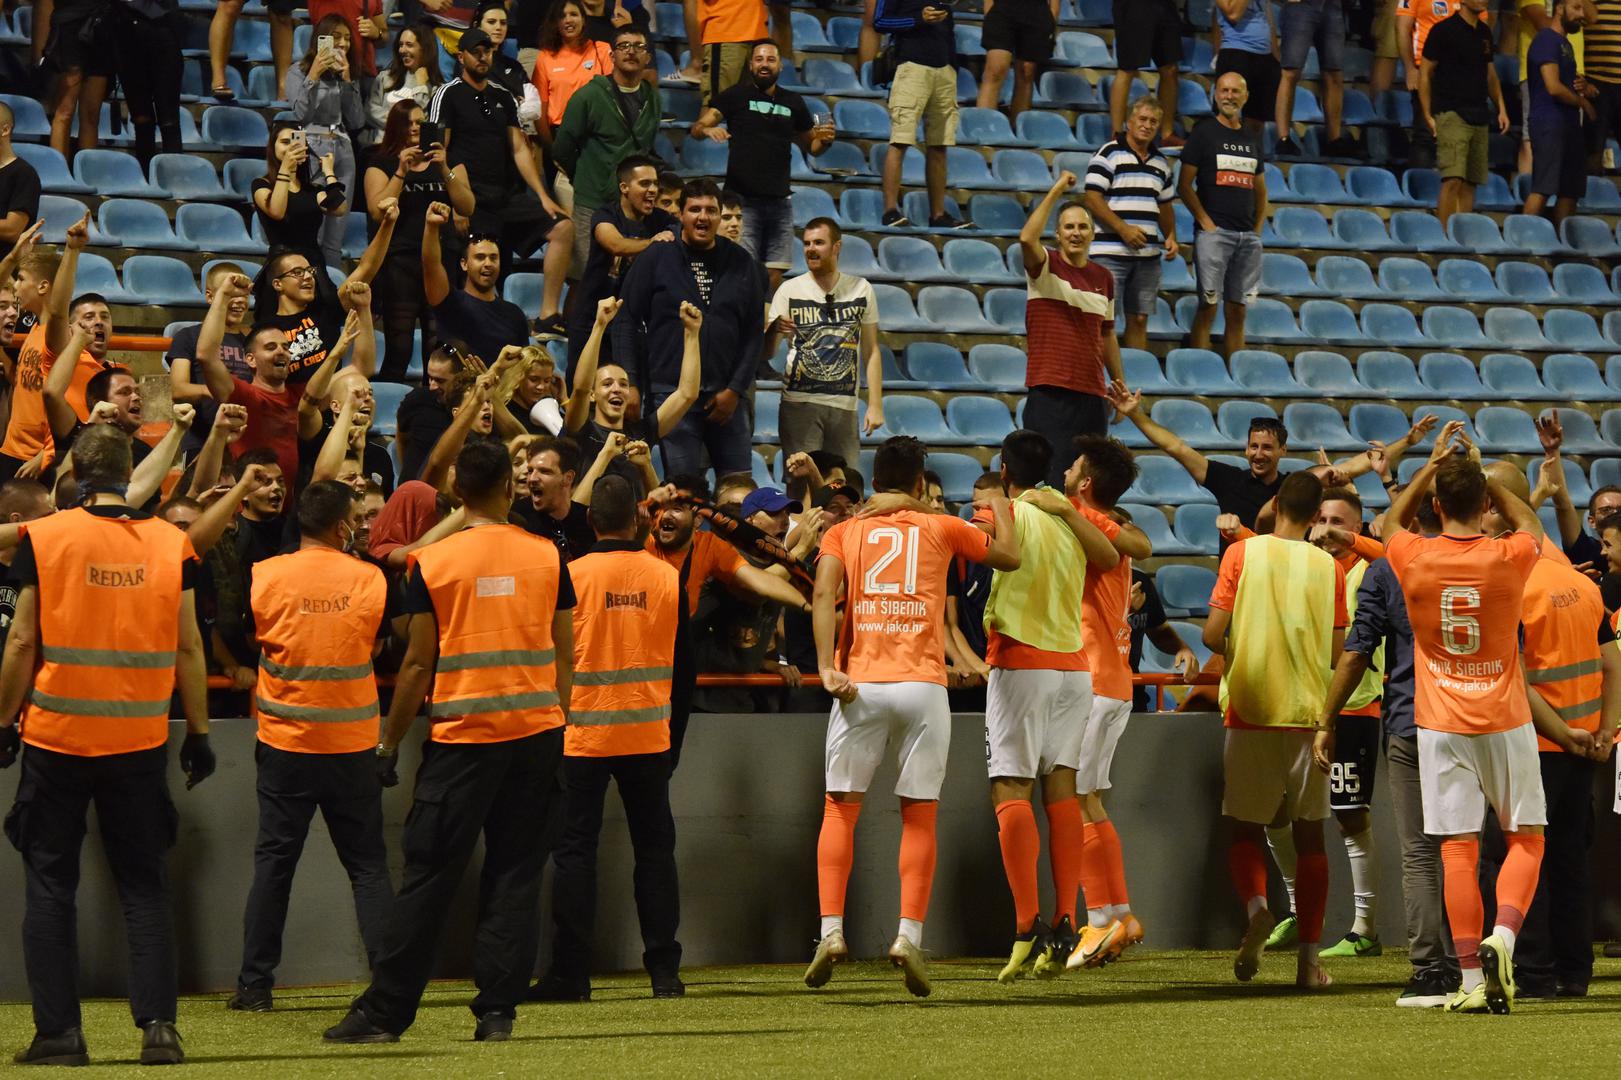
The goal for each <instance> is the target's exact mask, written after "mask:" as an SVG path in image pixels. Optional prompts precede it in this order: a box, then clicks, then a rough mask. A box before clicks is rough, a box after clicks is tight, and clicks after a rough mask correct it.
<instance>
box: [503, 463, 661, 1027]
mask: <svg viewBox="0 0 1621 1080" xmlns="http://www.w3.org/2000/svg"><path fill="white" fill-rule="evenodd" d="M590 517H591V527H592V528H593V529H594V530H595V531H596V534H597V544H596V547H595V548H593V549H592V553H591V554H589V555H585V556H582V557H581V558H578V559H575V560H574V561H573V562H571V563H569V574H570V576H571V577H572V578H573V579H574V595H575V599H576V604H575V606H574V693H573V697H572V698H571V700H570V707H569V718H568V728H567V732H566V734H565V735H564V737H563V836H562V839H561V841H559V843H558V847H557V851H556V853H555V855H554V856H553V865H554V867H555V870H554V876H553V881H552V917H553V919H554V920H555V921H556V924H557V937H556V940H555V941H553V943H552V966H551V970H550V971H548V972H547V974H546V975H545V977H543V978H542V979H540V980H539V981H538V982H536V983H535V985H534V986H533V987H532V988H531V989H530V992H529V996H530V999H531V1000H539V1001H585V1000H588V999H589V998H590V997H591V935H592V932H593V929H594V925H595V921H596V906H597V839H598V836H599V834H600V833H601V832H602V804H603V799H604V798H605V797H606V796H607V793H608V781H609V779H612V780H613V781H614V783H616V784H617V785H618V787H619V800H620V802H622V803H623V804H624V806H625V818H626V821H627V823H628V824H629V826H630V842H631V847H632V848H633V850H634V851H635V855H636V914H637V917H638V919H639V920H640V922H641V927H642V946H643V952H642V963H643V965H644V966H645V967H646V968H647V973H648V975H649V976H650V977H651V979H652V983H653V996H654V997H680V996H681V995H682V994H684V993H685V992H686V987H685V986H684V985H683V984H682V982H681V977H680V975H679V969H680V966H681V943H680V942H679V941H677V940H676V936H675V935H676V929H677V927H678V926H679V925H680V922H681V896H680V890H679V887H678V884H677V879H676V866H675V818H674V817H673V815H672V814H671V813H670V757H671V754H670V680H671V676H672V672H673V667H674V664H675V638H676V627H677V626H678V624H679V623H680V621H681V603H682V597H681V575H680V573H679V572H678V571H677V570H676V568H675V567H673V566H671V565H670V564H669V563H668V562H666V561H665V560H663V559H661V558H659V557H658V556H656V555H652V554H650V553H648V552H647V551H645V550H643V548H642V545H640V544H638V543H637V542H636V528H637V520H636V519H637V508H636V495H635V493H634V492H633V491H632V489H631V486H630V484H629V482H628V481H626V480H625V479H624V477H621V476H605V477H603V478H602V479H601V480H598V481H597V484H596V488H595V490H594V491H593V492H592V494H591V510H590Z"/></svg>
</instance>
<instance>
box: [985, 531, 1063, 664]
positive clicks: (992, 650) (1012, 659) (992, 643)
mask: <svg viewBox="0 0 1621 1080" xmlns="http://www.w3.org/2000/svg"><path fill="white" fill-rule="evenodd" d="M1008 511H1009V512H1010V513H1014V514H1017V513H1018V512H1019V504H1018V503H1013V504H1012V505H1010V506H1009V507H1008ZM995 521H996V515H995V514H993V513H992V512H991V508H990V507H988V506H981V507H980V508H979V509H978V510H975V511H974V524H975V525H976V526H978V525H990V524H994V523H995ZM1082 595H1083V599H1084V595H1085V594H1082ZM1082 640H1083V641H1084V640H1085V639H1084V638H1083V639H1082ZM985 662H986V663H987V664H989V665H990V666H991V667H999V668H1005V669H1007V670H1010V671H1086V670H1088V668H1089V665H1088V664H1087V660H1086V649H1085V648H1084V647H1083V648H1082V649H1080V650H1078V651H1076V652H1072V653H1066V652H1048V651H1047V650H1046V649H1038V648H1036V647H1035V646H1034V645H1026V644H1025V643H1024V642H1022V641H1020V640H1019V639H1018V638H1016V637H1009V636H1008V635H1007V634H1004V633H1002V631H1000V630H998V629H996V627H994V626H987V627H986V628H985Z"/></svg>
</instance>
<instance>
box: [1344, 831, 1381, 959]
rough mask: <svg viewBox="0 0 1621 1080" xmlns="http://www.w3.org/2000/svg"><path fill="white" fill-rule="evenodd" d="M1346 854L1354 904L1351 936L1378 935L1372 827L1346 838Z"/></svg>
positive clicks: (1369, 936)
mask: <svg viewBox="0 0 1621 1080" xmlns="http://www.w3.org/2000/svg"><path fill="white" fill-rule="evenodd" d="M1345 854H1346V855H1347V856H1349V857H1350V859H1351V895H1352V898H1353V900H1354V901H1355V903H1356V920H1355V921H1354V922H1352V923H1351V933H1353V934H1359V935H1361V936H1362V937H1367V938H1372V937H1378V936H1379V920H1378V917H1377V912H1378V903H1379V898H1378V895H1377V894H1376V892H1375V885H1374V882H1375V881H1376V880H1377V877H1378V869H1377V867H1376V866H1375V865H1374V860H1373V827H1372V826H1371V825H1370V826H1369V827H1368V828H1366V829H1364V830H1362V831H1361V832H1359V833H1356V834H1355V835H1351V836H1347V837H1346V838H1345Z"/></svg>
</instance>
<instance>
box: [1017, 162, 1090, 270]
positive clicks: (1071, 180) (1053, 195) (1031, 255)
mask: <svg viewBox="0 0 1621 1080" xmlns="http://www.w3.org/2000/svg"><path fill="white" fill-rule="evenodd" d="M1075 180H1076V176H1075V174H1074V173H1072V172H1070V171H1069V170H1068V169H1065V170H1064V171H1063V172H1061V173H1059V174H1058V179H1057V180H1054V181H1053V186H1052V187H1050V188H1048V189H1047V194H1045V195H1043V196H1042V197H1041V201H1040V202H1038V203H1036V207H1035V209H1034V210H1032V211H1030V216H1029V217H1027V218H1025V220H1024V227H1023V228H1021V229H1020V230H1019V254H1020V256H1022V257H1023V259H1024V272H1025V273H1026V274H1028V275H1029V276H1030V277H1035V276H1036V275H1037V274H1039V273H1041V267H1042V265H1043V264H1045V263H1046V261H1047V249H1046V248H1045V247H1043V246H1042V243H1041V234H1042V233H1043V232H1045V231H1046V229H1047V219H1048V218H1050V217H1052V214H1053V208H1054V207H1056V206H1057V205H1058V203H1059V200H1061V199H1062V198H1063V197H1064V194H1065V193H1066V192H1067V191H1069V189H1070V188H1072V187H1074V186H1075Z"/></svg>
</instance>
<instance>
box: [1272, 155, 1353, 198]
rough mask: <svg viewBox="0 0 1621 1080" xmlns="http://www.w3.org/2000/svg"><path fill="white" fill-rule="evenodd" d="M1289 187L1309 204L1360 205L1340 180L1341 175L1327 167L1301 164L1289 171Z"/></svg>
mask: <svg viewBox="0 0 1621 1080" xmlns="http://www.w3.org/2000/svg"><path fill="white" fill-rule="evenodd" d="M1289 186H1290V187H1291V188H1293V189H1294V193H1295V194H1296V195H1299V196H1300V197H1301V198H1302V199H1304V200H1305V201H1306V202H1309V203H1329V204H1331V205H1339V204H1342V203H1360V202H1363V201H1364V200H1362V199H1358V198H1354V197H1352V196H1351V195H1350V194H1349V193H1348V192H1347V191H1346V190H1345V184H1344V183H1342V182H1341V180H1340V174H1339V173H1338V172H1335V171H1334V170H1333V169H1331V168H1329V167H1328V166H1327V165H1316V164H1310V163H1304V162H1303V163H1301V164H1299V165H1296V166H1295V167H1294V168H1292V169H1290V170H1289Z"/></svg>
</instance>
